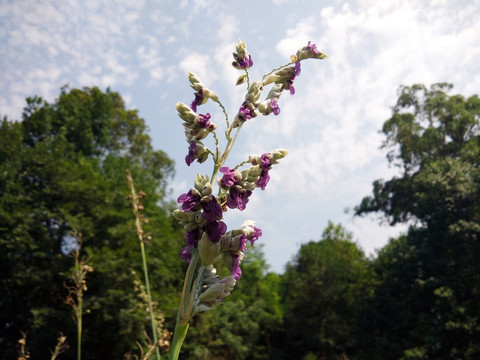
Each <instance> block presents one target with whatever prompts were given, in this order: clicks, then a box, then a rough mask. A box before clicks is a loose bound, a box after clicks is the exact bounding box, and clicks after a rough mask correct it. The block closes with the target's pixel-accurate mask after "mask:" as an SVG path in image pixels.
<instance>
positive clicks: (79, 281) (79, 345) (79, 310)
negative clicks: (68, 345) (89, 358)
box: [74, 246, 83, 360]
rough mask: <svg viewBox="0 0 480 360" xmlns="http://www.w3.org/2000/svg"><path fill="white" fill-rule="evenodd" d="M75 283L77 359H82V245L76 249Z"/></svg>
mask: <svg viewBox="0 0 480 360" xmlns="http://www.w3.org/2000/svg"><path fill="white" fill-rule="evenodd" d="M74 256H75V273H74V276H75V278H74V279H75V283H76V286H77V289H78V291H77V304H76V305H75V306H74V310H75V317H76V320H77V360H81V359H82V313H83V290H82V280H83V277H82V271H81V269H80V260H79V258H80V246H79V247H78V248H77V250H76V251H75V255H74Z"/></svg>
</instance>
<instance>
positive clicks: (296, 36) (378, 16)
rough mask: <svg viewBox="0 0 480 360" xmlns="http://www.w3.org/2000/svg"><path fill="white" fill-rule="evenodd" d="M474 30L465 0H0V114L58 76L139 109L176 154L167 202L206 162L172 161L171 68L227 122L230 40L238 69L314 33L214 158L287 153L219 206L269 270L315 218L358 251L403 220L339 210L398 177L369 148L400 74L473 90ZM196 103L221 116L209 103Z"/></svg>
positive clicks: (180, 145)
mask: <svg viewBox="0 0 480 360" xmlns="http://www.w3.org/2000/svg"><path fill="white" fill-rule="evenodd" d="M478 34H480V1H479V0H471V1H462V0H459V1H447V0H445V1H443V0H422V1H418V0H397V1H380V0H378V1H374V0H357V1H335V0H330V1H328V0H324V1H318V0H264V1H251V0H244V1H241V2H239V1H235V2H234V1H218V0H217V1H214V0H181V1H178V0H157V1H155V0H151V1H146V0H143V1H142V0H135V1H128V0H111V1H96V0H81V1H80V0H69V1H65V0H15V1H14V0H0V79H1V80H0V115H1V116H4V115H6V116H7V117H8V118H9V119H11V120H21V114H22V109H23V107H24V106H25V99H26V98H27V97H29V96H34V95H37V96H42V97H43V98H44V99H46V100H47V101H49V102H53V101H54V100H55V98H56V97H57V96H58V95H59V94H60V88H61V87H62V86H64V85H66V84H68V85H69V87H70V88H81V87H92V86H98V87H100V88H101V89H102V90H106V89H107V88H108V87H109V88H110V89H111V90H113V91H116V92H119V93H120V95H121V96H122V97H123V98H124V100H125V102H126V106H127V108H129V109H138V111H139V115H140V116H141V117H142V118H143V119H145V121H146V123H147V125H148V128H149V135H150V136H151V138H152V143H153V146H154V148H156V149H162V150H164V151H165V152H166V153H167V154H168V155H169V156H170V157H171V158H172V159H174V160H175V163H176V166H175V168H176V175H175V177H174V179H172V181H171V184H170V186H169V191H170V194H169V196H170V197H171V198H172V199H176V198H177V197H178V195H180V194H181V193H184V192H187V191H188V190H189V189H190V188H191V187H192V186H193V179H194V177H195V176H196V175H197V173H200V174H211V172H212V164H211V162H206V163H204V164H201V165H200V164H197V163H194V164H192V165H191V166H190V167H187V166H186V165H185V162H184V158H185V155H186V153H187V146H188V144H187V143H186V140H185V137H184V133H183V126H182V122H181V120H180V119H179V118H178V116H177V113H176V109H175V104H176V103H177V102H179V101H181V102H184V103H186V104H190V102H191V101H192V100H193V93H192V90H191V89H190V86H189V83H188V80H187V77H186V73H187V72H188V71H191V72H194V73H195V74H197V75H198V76H199V77H200V78H201V80H202V82H203V83H204V84H205V85H206V86H207V87H208V88H209V89H211V90H213V91H215V92H216V93H217V95H218V96H219V98H220V100H221V101H222V103H223V104H224V105H225V108H226V109H227V113H228V114H229V117H230V118H231V119H233V117H234V116H235V114H236V112H237V111H238V108H239V106H240V105H241V103H242V102H243V98H244V96H245V87H244V86H235V81H236V79H237V77H238V76H239V75H241V74H242V73H241V72H239V71H238V70H235V69H234V68H233V67H232V66H231V62H232V60H233V58H232V52H233V51H235V45H236V43H237V42H238V40H245V41H246V44H247V47H248V51H249V53H250V54H251V55H252V59H253V62H254V65H253V67H252V68H251V69H250V78H251V80H252V81H255V80H260V79H261V78H262V76H263V74H265V73H268V72H269V71H270V70H272V69H273V68H277V67H278V66H281V65H285V64H287V63H288V62H289V58H290V55H291V54H294V53H296V51H297V50H298V49H299V48H301V47H303V46H305V45H306V44H307V43H308V41H311V42H312V43H315V44H316V45H317V47H318V48H319V49H321V50H322V51H323V52H325V53H326V54H327V55H328V58H327V59H325V60H308V61H304V62H302V73H301V74H300V76H299V77H298V78H297V79H295V89H296V93H295V95H293V96H290V95H289V94H284V95H282V97H281V98H280V100H279V105H280V108H281V113H280V114H279V115H278V116H274V115H273V114H272V115H270V116H268V117H258V118H255V119H253V120H251V121H249V122H247V123H246V124H245V126H243V127H242V131H241V133H240V135H239V139H238V141H237V143H236V144H235V147H234V149H233V151H232V153H231V156H230V158H229V160H228V161H227V163H226V165H228V166H230V167H233V166H235V165H236V164H237V163H239V162H241V161H243V160H245V159H247V158H248V155H249V154H257V155H261V154H262V153H265V152H268V151H271V150H274V149H276V148H285V149H287V150H288V151H289V155H288V156H287V157H286V158H285V159H282V160H281V163H280V164H278V165H275V167H274V168H273V170H271V171H270V175H271V180H270V183H269V184H268V186H267V188H266V190H265V191H263V192H262V191H260V189H257V190H256V191H255V192H254V193H253V195H252V196H251V198H250V202H249V203H248V206H247V208H246V209H245V210H244V211H243V212H239V211H238V210H236V211H229V212H228V213H227V216H226V222H227V225H228V227H229V228H231V229H233V228H236V227H238V226H239V225H240V224H241V223H242V222H243V220H245V219H252V220H255V221H257V226H258V227H260V228H262V230H263V237H262V238H261V239H260V240H259V241H261V243H262V244H264V247H263V250H264V252H265V257H266V260H267V262H268V264H269V265H270V270H271V271H276V272H279V273H281V272H283V270H284V267H285V265H286V264H287V262H289V261H292V259H293V258H294V256H295V254H296V253H297V251H298V249H299V247H300V246H301V244H303V243H306V242H309V241H311V240H319V239H320V238H321V235H322V232H323V230H324V229H325V227H326V226H327V224H328V221H332V222H334V223H335V224H337V223H341V224H342V225H343V226H344V227H345V228H346V229H347V230H349V231H351V232H352V233H353V239H354V241H355V242H356V243H357V244H358V246H359V247H361V248H362V249H363V250H364V251H365V252H366V254H368V255H372V256H373V255H374V254H375V253H376V251H377V250H378V249H380V248H381V247H383V246H384V245H385V244H387V242H388V240H389V239H390V238H393V237H396V236H398V235H399V234H400V233H402V232H404V231H406V226H398V227H390V226H388V225H387V224H382V223H381V221H380V218H379V216H378V215H371V216H368V217H365V218H358V217H354V216H353V209H354V207H355V206H356V205H358V204H359V203H360V201H361V199H362V198H363V197H365V196H367V195H369V194H371V191H372V183H373V181H374V180H376V179H389V178H391V177H392V176H395V175H396V174H398V171H397V169H395V168H394V167H389V165H388V162H387V160H386V152H385V150H382V149H381V145H382V141H383V139H384V137H383V136H382V134H381V133H380V130H381V128H382V124H383V123H384V122H385V121H386V120H387V119H388V118H389V117H390V116H391V107H392V106H393V105H395V102H396V99H397V95H398V94H397V91H398V89H399V87H400V86H402V85H407V86H408V85H413V84H415V83H422V84H425V85H427V86H430V85H431V84H434V83H438V82H449V83H452V84H453V85H454V88H453V90H452V93H455V94H463V95H465V96H470V95H473V94H478V93H479V86H480V85H479V84H480V61H479V59H480V38H479V35H478ZM265 94H266V92H265ZM200 110H201V112H202V113H205V112H209V113H211V115H212V120H213V121H214V122H215V123H217V124H219V128H220V127H221V124H223V123H224V116H223V114H222V112H221V111H220V109H219V108H218V107H216V106H215V104H213V103H207V104H206V105H204V106H202V108H199V111H200ZM221 134H222V133H221V132H219V135H221ZM0 146H1V145H0Z"/></svg>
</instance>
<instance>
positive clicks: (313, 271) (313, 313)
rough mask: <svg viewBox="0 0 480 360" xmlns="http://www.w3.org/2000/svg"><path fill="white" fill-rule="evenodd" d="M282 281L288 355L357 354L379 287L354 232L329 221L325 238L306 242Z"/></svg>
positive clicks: (337, 356)
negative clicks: (365, 308)
mask: <svg viewBox="0 0 480 360" xmlns="http://www.w3.org/2000/svg"><path fill="white" fill-rule="evenodd" d="M282 282H283V287H284V290H283V298H284V301H285V305H286V314H285V340H284V347H285V352H286V354H287V357H286V359H293V358H296V359H301V358H303V357H305V358H319V359H322V358H324V357H325V358H328V359H343V357H344V355H345V354H347V355H349V354H350V353H352V352H353V350H354V349H355V347H356V346H358V344H357V342H356V328H357V325H358V323H359V321H360V318H359V314H360V310H361V309H362V305H363V303H364V301H365V300H366V299H368V298H369V296H370V294H371V293H372V285H373V272H372V270H371V269H370V268H369V264H368V261H367V259H366V257H365V255H364V253H363V251H361V250H360V249H359V248H358V247H357V245H356V244H355V243H353V242H352V235H351V234H350V233H349V232H347V231H346V230H345V229H344V228H343V227H342V226H341V225H334V224H332V223H329V225H328V227H327V228H326V229H325V231H324V233H323V235H322V239H321V240H320V241H319V242H314V241H311V242H309V243H307V244H304V245H302V247H301V248H300V251H299V253H298V254H297V256H296V257H295V259H294V261H293V262H291V263H290V264H289V265H288V266H287V270H286V272H285V275H284V276H283V281H282ZM315 356H316V357H315Z"/></svg>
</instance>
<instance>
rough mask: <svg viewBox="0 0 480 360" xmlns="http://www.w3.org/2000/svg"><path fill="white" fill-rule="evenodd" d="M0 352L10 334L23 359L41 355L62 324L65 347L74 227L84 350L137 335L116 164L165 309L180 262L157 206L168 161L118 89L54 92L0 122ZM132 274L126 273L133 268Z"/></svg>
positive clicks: (127, 227)
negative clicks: (141, 210) (141, 223)
mask: <svg viewBox="0 0 480 360" xmlns="http://www.w3.org/2000/svg"><path fill="white" fill-rule="evenodd" d="M0 143H1V144H2V146H1V147H0V179H1V181H0V324H1V325H0V348H1V349H2V356H4V357H5V358H15V355H16V351H15V347H16V342H17V340H18V339H19V338H20V336H21V335H20V331H24V332H26V333H27V344H28V348H29V350H30V353H31V355H32V358H47V357H48V356H49V350H51V349H53V348H54V346H55V343H56V339H57V337H58V333H59V332H60V331H61V332H63V333H64V334H65V335H67V337H68V339H67V342H68V343H69V344H70V350H69V352H68V353H66V354H65V355H64V356H65V357H64V358H68V356H71V355H72V354H74V350H75V340H74V339H75V338H76V337H75V332H74V324H73V321H72V316H71V309H70V308H69V307H68V306H67V305H66V304H64V300H65V297H66V295H67V293H66V289H65V288H64V285H63V284H64V282H65V281H66V277H65V275H66V274H67V273H68V269H69V268H70V267H71V266H72V264H73V262H72V259H71V258H69V257H67V256H64V255H62V254H61V253H60V245H61V241H62V238H64V237H65V236H66V235H68V234H69V233H70V232H71V231H72V230H77V231H78V232H80V233H82V234H83V248H84V249H85V251H84V255H85V256H86V255H87V253H88V255H89V256H90V261H89V263H90V264H91V265H92V266H93V267H94V272H93V273H90V274H89V275H88V276H87V285H88V291H87V292H86V293H85V306H86V308H87V309H88V310H89V313H88V314H86V315H85V316H84V346H83V347H84V350H83V354H85V357H86V358H89V359H95V358H99V359H105V358H121V357H122V355H123V353H125V352H127V351H130V350H134V351H135V350H136V348H137V347H136V344H135V341H138V340H141V338H142V337H143V330H144V324H146V323H147V321H146V313H145V309H144V308H142V307H141V306H139V297H138V294H137V293H136V292H135V291H134V280H135V278H138V277H139V278H140V279H142V280H143V275H142V272H141V257H140V251H139V244H138V239H137V236H136V233H135V230H134V229H135V227H134V216H133V213H132V211H131V207H130V204H129V203H128V201H127V200H126V197H127V195H128V193H129V190H128V186H127V182H126V180H125V170H126V169H131V171H132V174H133V176H134V179H135V180H136V187H137V188H138V189H139V190H143V191H144V192H146V193H147V194H148V196H147V197H145V198H144V199H143V200H142V201H143V204H144V206H145V209H146V214H145V215H146V217H147V218H148V219H149V220H150V222H149V224H148V226H147V225H146V226H145V227H146V229H145V230H146V231H147V232H151V233H152V238H153V240H152V242H151V243H148V244H147V251H148V257H149V263H150V264H149V265H150V268H151V274H152V278H151V283H152V286H153V292H154V298H155V300H157V301H159V302H161V304H162V310H163V311H165V312H167V314H168V315H170V316H171V317H174V315H173V313H174V312H175V307H176V299H177V298H178V289H179V288H180V279H181V277H182V265H181V263H180V261H179V260H178V251H179V249H180V248H181V242H182V240H181V236H182V235H181V234H180V233H179V231H178V230H175V228H174V227H172V224H171V220H170V218H169V216H168V214H167V212H166V211H165V209H164V208H162V207H160V206H159V204H161V201H162V200H163V197H164V189H165V186H166V182H167V179H168V178H169V177H170V176H171V174H172V172H173V162H172V160H170V159H169V158H168V157H167V155H166V154H165V153H164V152H162V151H158V150H154V149H153V148H152V146H151V144H150V137H149V136H148V134H147V133H146V126H145V123H144V121H143V119H141V118H139V117H138V114H137V112H136V111H135V110H127V109H125V105H124V103H123V100H122V99H121V97H120V95H119V94H117V93H115V92H111V91H109V90H107V91H106V92H105V93H104V92H102V91H100V90H99V89H98V88H86V89H83V90H79V89H72V90H68V89H62V93H61V94H60V96H59V98H58V99H57V100H56V101H55V102H54V103H53V104H49V103H47V102H45V101H43V100H42V99H40V98H33V99H27V107H26V108H25V111H24V114H23V121H21V122H11V121H8V120H7V119H3V121H2V123H1V128H0ZM133 271H135V272H136V274H134V273H133Z"/></svg>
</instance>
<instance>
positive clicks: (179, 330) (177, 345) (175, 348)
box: [169, 319, 189, 360]
mask: <svg viewBox="0 0 480 360" xmlns="http://www.w3.org/2000/svg"><path fill="white" fill-rule="evenodd" d="M188 327H189V323H188V322H187V321H183V320H180V319H178V320H177V324H176V325H175V333H174V335H173V342H172V349H171V350H170V357H169V360H177V359H178V356H179V355H180V349H181V348H182V345H183V340H185V336H186V335H187V331H188Z"/></svg>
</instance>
